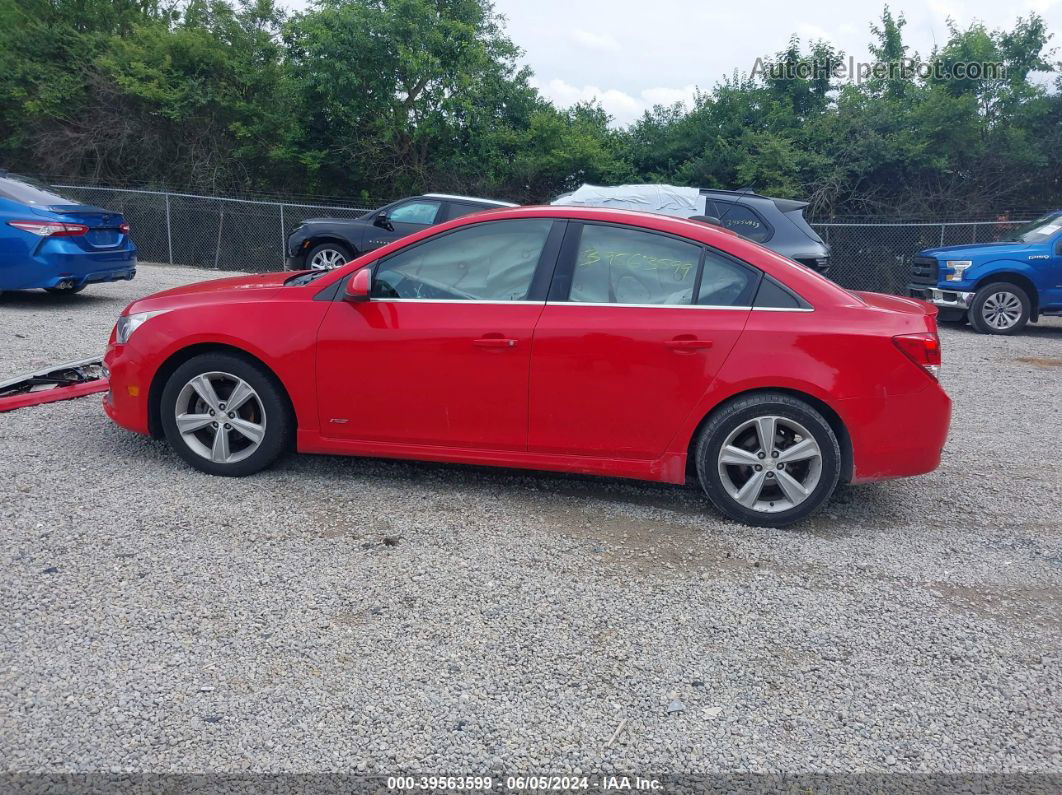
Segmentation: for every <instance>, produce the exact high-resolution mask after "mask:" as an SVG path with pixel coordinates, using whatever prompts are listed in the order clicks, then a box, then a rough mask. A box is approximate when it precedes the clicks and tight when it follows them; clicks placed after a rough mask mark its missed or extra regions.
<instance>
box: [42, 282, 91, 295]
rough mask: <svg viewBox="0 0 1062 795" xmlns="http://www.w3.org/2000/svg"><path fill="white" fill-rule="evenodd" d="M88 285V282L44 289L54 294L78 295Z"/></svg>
mask: <svg viewBox="0 0 1062 795" xmlns="http://www.w3.org/2000/svg"><path fill="white" fill-rule="evenodd" d="M86 287H88V285H87V284H82V285H78V286H77V287H45V288H44V290H45V292H48V293H51V294H52V295H77V294H78V293H80V292H81V291H82V290H84V289H85V288H86Z"/></svg>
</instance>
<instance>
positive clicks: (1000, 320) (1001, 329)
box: [970, 282, 1032, 335]
mask: <svg viewBox="0 0 1062 795" xmlns="http://www.w3.org/2000/svg"><path fill="white" fill-rule="evenodd" d="M1008 296H1012V298H1008ZM1014 299H1016V300H1017V305H1020V309H1019V310H1018V311H1017V319H1016V320H1015V321H1014V322H1013V323H1008V319H1009V317H1013V316H1014V313H1013V312H1011V313H1009V315H1008V314H1001V313H999V312H993V311H992V308H993V307H998V306H1000V302H1003V303H1009V304H1010V305H1011V306H1016V304H1015V303H1014ZM986 305H988V309H986ZM1030 314H1032V301H1030V300H1029V294H1028V293H1026V292H1025V291H1024V290H1023V289H1022V288H1020V287H1018V285H1016V284H1011V283H1010V282H992V283H991V284H986V285H985V286H984V287H982V288H981V289H980V290H978V291H977V295H975V296H974V300H973V303H972V304H971V305H970V325H971V326H973V327H974V329H976V330H977V331H979V332H980V333H981V334H1002V335H1010V334H1017V333H1019V332H1020V331H1022V329H1024V328H1025V326H1026V325H1027V324H1028V322H1029V315H1030ZM992 318H995V320H993V319H992ZM1004 323H1008V324H1007V325H1003V324H1004Z"/></svg>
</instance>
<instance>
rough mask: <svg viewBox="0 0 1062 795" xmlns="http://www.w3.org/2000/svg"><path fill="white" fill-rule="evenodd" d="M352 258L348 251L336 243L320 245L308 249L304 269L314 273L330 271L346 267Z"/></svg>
mask: <svg viewBox="0 0 1062 795" xmlns="http://www.w3.org/2000/svg"><path fill="white" fill-rule="evenodd" d="M352 259H354V257H353V256H352V255H351V253H350V251H349V250H348V249H347V248H346V247H345V246H341V245H339V244H338V243H321V244H319V245H316V246H314V247H313V248H311V249H310V252H309V253H308V254H307V255H306V267H307V268H309V269H310V270H314V271H330V270H332V269H333V268H338V267H339V266H340V265H346V264H347V263H348V262H350V261H351V260H352Z"/></svg>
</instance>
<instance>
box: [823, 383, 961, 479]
mask: <svg viewBox="0 0 1062 795" xmlns="http://www.w3.org/2000/svg"><path fill="white" fill-rule="evenodd" d="M927 381H930V382H929V383H927V385H926V388H925V389H922V390H919V391H917V392H912V393H909V394H905V395H875V396H873V397H869V398H853V399H851V400H843V401H840V404H839V406H838V410H839V413H840V414H841V415H842V419H843V420H844V423H845V426H846V427H847V428H848V431H849V434H850V435H851V439H852V452H853V458H854V462H853V463H854V469H855V471H854V473H853V478H852V482H853V483H868V482H871V481H875V480H888V479H890V478H901V477H908V476H910V475H922V474H925V473H926V472H932V471H933V470H934V469H936V468H937V467H938V466H939V465H940V456H941V453H942V452H943V450H944V443H945V442H946V441H947V438H948V426H949V424H950V423H951V399H950V398H949V397H948V395H947V394H946V393H945V392H944V390H943V389H942V388H941V386H940V384H938V383H936V382H935V381H931V380H930V379H929V377H928V376H927Z"/></svg>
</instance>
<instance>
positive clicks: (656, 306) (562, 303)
mask: <svg viewBox="0 0 1062 795" xmlns="http://www.w3.org/2000/svg"><path fill="white" fill-rule="evenodd" d="M546 305H547V306H626V307H634V308H636V309H713V310H717V311H718V310H720V309H733V310H740V311H742V312H748V311H750V310H751V311H753V312H814V311H815V310H814V309H805V308H804V307H792V308H790V307H773V306H720V305H716V304H618V303H616V304H613V303H591V302H589V301H547V302H546Z"/></svg>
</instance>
